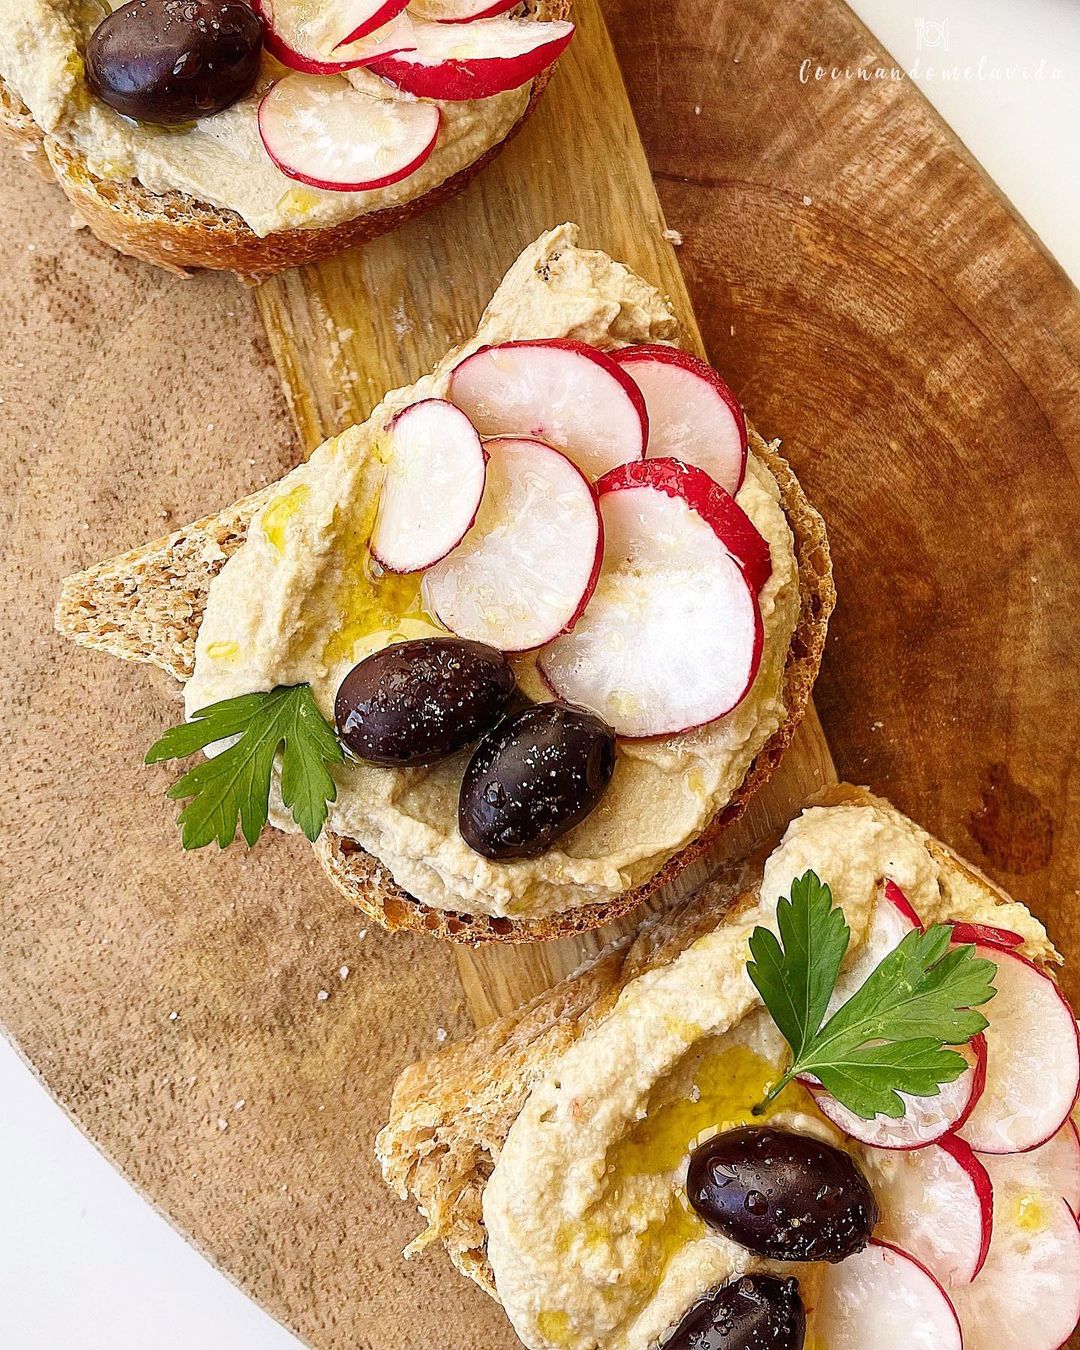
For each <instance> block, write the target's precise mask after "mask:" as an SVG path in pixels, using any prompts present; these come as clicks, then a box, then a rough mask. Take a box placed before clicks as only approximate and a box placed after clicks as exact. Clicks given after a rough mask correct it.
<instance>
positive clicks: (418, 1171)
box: [376, 783, 1056, 1298]
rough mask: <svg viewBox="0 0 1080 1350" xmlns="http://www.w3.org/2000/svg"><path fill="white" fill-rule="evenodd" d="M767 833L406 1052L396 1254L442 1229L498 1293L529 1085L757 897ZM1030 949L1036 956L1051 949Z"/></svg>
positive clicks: (948, 858)
mask: <svg viewBox="0 0 1080 1350" xmlns="http://www.w3.org/2000/svg"><path fill="white" fill-rule="evenodd" d="M807 805H808V806H839V805H855V806H872V807H876V808H877V809H878V810H882V811H885V812H887V813H888V814H890V815H891V816H893V817H894V818H895V819H896V820H897V821H900V822H902V823H904V824H905V825H910V824H911V822H909V821H907V820H906V818H905V817H903V816H902V815H901V814H900V813H899V812H898V811H896V810H895V808H893V807H892V806H891V805H890V804H889V803H888V802H887V801H884V800H883V799H881V798H880V797H876V796H874V795H873V793H871V792H870V791H869V790H868V789H867V788H864V787H855V786H853V785H852V784H849V783H839V784H836V785H834V786H832V787H829V788H826V789H825V790H824V791H823V792H821V793H819V794H818V795H817V796H815V797H814V798H813V799H812V800H811V801H810V802H808V803H807ZM777 842H778V840H777V839H773V840H770V841H768V842H767V843H766V844H765V845H763V846H762V847H761V848H759V849H757V850H756V851H755V852H754V853H753V854H752V855H751V856H750V857H748V858H746V859H744V860H742V861H741V862H737V863H733V864H731V865H730V866H728V867H727V868H726V869H725V870H724V871H723V872H721V873H720V874H719V875H718V876H717V877H715V878H714V879H713V880H712V881H710V882H707V883H706V884H705V885H704V886H703V887H702V888H701V889H700V890H699V891H697V892H696V893H695V894H694V895H692V896H690V897H689V898H688V899H686V900H683V901H681V902H680V903H679V904H677V905H674V906H672V907H671V908H669V909H667V910H664V911H663V912H661V913H660V914H658V915H655V916H653V917H652V918H650V919H649V920H647V921H646V922H645V923H644V924H643V925H642V926H641V928H640V929H639V930H638V931H637V933H636V934H635V935H634V936H633V937H631V938H626V939H624V940H623V941H622V942H620V943H618V944H616V945H614V946H612V947H609V948H608V949H606V950H605V951H603V952H601V953H600V954H599V956H597V957H596V959H595V960H594V961H591V962H590V963H588V964H587V965H585V966H584V967H582V969H581V970H579V971H577V972H576V973H575V974H573V975H571V976H570V977H569V978H568V979H566V980H563V981H562V983H561V984H557V985H555V986H554V988H552V989H549V990H547V991H546V992H545V993H543V994H540V995H538V996H537V997H536V998H534V999H533V1000H532V1001H531V1002H530V1003H528V1004H526V1005H525V1006H524V1007H522V1008H519V1009H518V1010H517V1011H516V1012H514V1013H511V1014H510V1015H509V1016H508V1017H503V1018H500V1019H499V1021H497V1022H493V1023H492V1024H491V1025H490V1026H488V1027H485V1028H483V1029H482V1030H481V1031H478V1032H476V1033H475V1034H474V1035H473V1036H471V1037H469V1038H467V1039H466V1040H463V1041H459V1042H457V1043H456V1044H454V1045H449V1046H447V1047H446V1048H445V1049H443V1050H440V1051H439V1052H437V1053H436V1054H435V1055H433V1056H432V1057H431V1058H429V1059H427V1060H424V1061H422V1062H420V1063H418V1064H413V1065H411V1066H410V1067H409V1068H407V1069H405V1071H404V1072H403V1073H402V1074H401V1076H400V1077H399V1078H398V1081H397V1083H396V1085H395V1087H394V1092H393V1097H392V1100H391V1104H390V1116H389V1121H388V1123H387V1125H386V1126H385V1127H384V1128H383V1129H382V1130H381V1131H380V1133H379V1136H378V1139H377V1140H376V1153H377V1156H378V1158H379V1161H380V1163H381V1165H382V1169H383V1175H384V1177H385V1178H386V1181H387V1183H388V1184H389V1185H390V1186H391V1187H392V1188H393V1189H394V1190H395V1191H396V1192H397V1194H398V1195H400V1196H401V1197H402V1199H407V1198H408V1197H409V1196H412V1198H413V1199H414V1200H415V1202H416V1205H417V1208H418V1210H419V1212H420V1214H421V1215H422V1216H423V1217H424V1218H425V1219H426V1220H427V1227H426V1229H425V1231H424V1232H423V1233H422V1234H420V1236H419V1237H418V1238H416V1240H415V1241H414V1242H412V1243H411V1244H410V1245H409V1247H408V1248H406V1252H405V1254H406V1256H410V1255H412V1254H413V1253H415V1252H418V1251H420V1250H422V1249H423V1248H424V1247H426V1246H428V1245H429V1244H430V1243H432V1242H436V1241H441V1242H442V1243H443V1244H444V1246H445V1247H446V1250H447V1252H448V1254H449V1256H450V1258H451V1260H452V1261H453V1263H454V1265H455V1266H457V1268H458V1269H459V1270H460V1271H461V1272H462V1273H463V1274H465V1275H467V1276H468V1277H469V1278H470V1279H472V1280H474V1281H475V1282H476V1283H477V1284H478V1285H479V1286H480V1287H481V1289H483V1290H484V1291H485V1292H486V1293H488V1294H490V1295H491V1296H492V1297H493V1298H497V1297H498V1296H497V1294H496V1291H495V1283H494V1278H493V1275H492V1270H491V1266H490V1264H489V1262H488V1259H487V1252H486V1242H487V1235H486V1232H485V1229H484V1223H483V1209H482V1202H483V1192H484V1187H485V1185H486V1184H487V1180H488V1178H489V1177H490V1175H491V1172H492V1170H493V1168H494V1166H495V1163H496V1161H497V1159H498V1156H499V1153H500V1152H501V1150H502V1145H503V1143H504V1142H505V1140H506V1136H507V1134H508V1133H509V1130H510V1127H511V1125H512V1124H513V1123H514V1121H515V1120H516V1119H517V1117H518V1114H519V1113H520V1111H521V1109H522V1107H523V1106H524V1104H525V1100H526V1098H527V1097H528V1095H529V1093H530V1092H531V1091H532V1089H533V1087H534V1086H535V1085H536V1084H537V1083H538V1082H540V1081H541V1080H542V1079H543V1078H544V1077H546V1075H547V1074H548V1073H549V1072H550V1071H551V1070H552V1068H553V1067H554V1065H555V1064H556V1062H557V1060H558V1059H559V1057H560V1056H561V1054H562V1053H563V1051H564V1050H566V1049H567V1047H568V1046H570V1045H571V1044H573V1042H574V1041H576V1040H577V1039H578V1037H579V1036H581V1035H582V1033H583V1032H584V1031H585V1030H586V1029H587V1028H588V1027H589V1025H590V1024H591V1023H592V1022H594V1021H596V1020H597V1019H598V1018H600V1017H602V1016H603V1015H604V1014H605V1013H606V1012H607V1011H608V1010H609V1009H610V1008H611V1007H612V1006H613V1005H614V1004H615V1002H616V1001H617V999H618V998H619V995H620V994H621V993H622V991H623V989H625V988H626V986H627V985H628V984H629V983H630V981H631V980H633V979H635V978H637V976H639V975H641V974H644V973H645V971H647V970H650V969H653V968H654V967H656V966H659V965H667V964H668V963H670V962H671V961H673V960H674V959H675V958H676V957H677V956H678V955H679V953H680V952H682V951H683V950H685V949H686V948H687V947H689V946H690V945H691V944H692V943H693V942H696V941H697V939H698V938H700V937H702V936H704V935H705V934H706V933H708V932H711V931H712V930H713V929H714V928H716V927H718V925H720V924H721V923H723V922H724V921H726V920H727V919H728V918H730V917H732V916H733V915H735V914H736V913H738V912H740V911H741V910H742V909H744V908H746V907H748V906H749V905H750V904H752V903H753V902H754V901H755V900H756V896H757V890H758V888H759V887H760V883H761V874H762V869H763V867H764V863H765V859H766V858H767V857H768V854H769V853H770V852H771V851H772V848H773V847H774V846H775V844H776V843H777ZM924 842H925V846H926V848H927V850H928V851H929V852H930V853H931V854H932V856H933V857H934V859H935V861H936V862H937V863H938V864H939V865H940V866H941V867H942V869H943V870H946V871H949V870H951V871H953V872H954V873H956V874H957V875H958V876H961V877H963V878H964V880H965V881H966V882H969V883H972V884H974V885H976V886H977V887H978V888H979V889H980V890H982V891H984V892H985V896H986V899H987V900H988V901H992V902H993V903H995V904H1011V903H1012V902H1011V900H1010V898H1009V896H1007V895H1006V894H1005V893H1004V892H1003V891H1002V890H1001V889H1000V888H999V887H998V886H996V885H995V884H994V883H993V882H991V881H990V880H989V879H988V878H987V877H985V876H984V875H983V874H982V873H981V872H980V871H979V870H978V869H977V868H975V867H973V866H972V865H971V864H970V863H968V862H966V861H965V860H964V859H963V858H960V857H959V856H958V855H957V854H955V853H954V852H953V851H952V850H951V849H950V848H948V847H947V846H946V845H945V844H942V843H941V842H940V841H939V840H937V839H934V838H932V837H929V836H928V837H927V838H926V839H925V841H924ZM1047 952H1048V953H1049V957H1048V958H1047V959H1040V964H1041V965H1043V966H1044V967H1046V966H1047V965H1048V964H1049V961H1050V960H1053V959H1056V954H1054V953H1053V951H1052V949H1051V948H1049V946H1047Z"/></svg>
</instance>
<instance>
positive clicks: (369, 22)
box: [252, 0, 574, 192]
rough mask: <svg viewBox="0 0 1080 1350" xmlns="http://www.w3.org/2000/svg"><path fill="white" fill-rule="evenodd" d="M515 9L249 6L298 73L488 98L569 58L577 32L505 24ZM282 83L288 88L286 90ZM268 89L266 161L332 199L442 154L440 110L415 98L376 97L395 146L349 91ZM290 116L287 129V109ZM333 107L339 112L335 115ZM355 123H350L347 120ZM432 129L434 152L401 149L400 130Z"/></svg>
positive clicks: (341, 0)
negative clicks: (375, 79)
mask: <svg viewBox="0 0 1080 1350" xmlns="http://www.w3.org/2000/svg"><path fill="white" fill-rule="evenodd" d="M512 4H513V0H418V3H417V5H416V6H415V8H414V12H413V13H414V15H415V17H414V16H413V15H410V14H409V13H407V12H406V5H407V0H252V5H253V7H254V9H255V12H256V13H257V14H258V15H259V17H260V18H261V19H262V23H263V30H264V40H265V46H266V49H267V51H268V52H269V53H270V54H271V55H272V56H274V57H276V58H277V60H278V61H280V62H281V64H282V65H284V66H287V67H288V68H289V69H290V70H291V71H295V72H298V73H299V74H302V75H305V76H308V77H309V78H310V79H314V80H333V79H334V77H336V76H340V75H343V74H344V73H345V72H346V71H349V70H356V69H358V68H360V67H362V66H367V67H369V68H370V69H371V70H372V72H373V73H374V74H375V75H377V76H379V77H380V78H381V79H383V80H386V81H388V82H390V83H392V84H395V85H396V86H397V87H398V88H399V89H400V90H402V92H403V93H405V94H406V95H409V96H410V99H415V98H426V99H439V100H463V99H485V98H491V97H493V96H494V95H496V94H500V93H503V92H505V91H506V90H509V89H516V88H518V87H519V86H521V85H524V84H528V83H529V81H530V80H533V79H535V78H536V77H537V76H538V75H539V74H541V73H542V72H543V71H544V70H546V69H547V67H548V66H550V65H551V64H552V63H553V62H554V61H556V60H557V59H558V58H559V56H560V55H561V54H562V53H563V52H564V51H565V50H566V47H567V45H568V44H569V42H570V40H571V38H572V37H573V36H574V25H573V24H571V23H565V22H562V21H560V22H555V23H542V22H538V21H536V20H533V19H524V18H507V17H506V16H505V15H504V14H503V11H504V10H506V9H509V8H510V7H511V6H512ZM282 83H284V81H283V82H282ZM277 89H278V86H274V87H272V88H271V89H270V91H269V93H268V94H267V95H266V96H265V98H264V100H263V103H262V105H261V107H260V110H259V134H260V136H261V138H262V141H263V145H264V147H265V149H266V152H267V154H269V156H270V158H271V159H272V160H273V161H274V163H275V164H276V165H277V166H278V168H279V169H280V170H281V171H282V173H284V174H286V175H287V176H288V177H290V178H295V179H296V180H297V181H298V182H301V183H308V184H310V185H311V186H314V187H319V188H324V189H326V190H328V191H334V192H359V191H366V190H371V189H374V188H381V187H387V186H389V185H390V184H392V183H396V182H398V181H400V180H401V179H402V178H406V177H408V176H409V175H410V174H412V173H415V172H416V170H417V169H418V168H419V167H420V165H421V164H423V162H424V161H425V160H426V159H427V157H428V155H430V154H431V151H432V150H433V149H434V147H435V141H436V139H437V136H438V131H439V125H440V118H439V115H438V109H437V108H434V107H432V106H430V105H429V106H427V107H426V109H424V110H422V111H421V110H418V109H416V107H415V105H414V104H412V103H411V102H410V101H409V100H408V99H394V98H391V97H387V98H386V99H382V100H380V99H373V100H371V101H372V102H374V103H376V104H381V105H383V107H384V109H393V108H396V109H398V111H399V114H400V112H401V110H405V112H406V113H409V114H410V115H409V116H408V118H404V117H402V116H400V115H398V116H393V115H391V114H390V113H389V112H386V113H384V118H383V121H384V123H385V129H386V137H387V143H386V145H385V146H380V145H379V144H377V143H372V139H371V137H372V134H373V133H375V134H376V135H377V134H378V132H379V130H380V126H381V125H382V123H380V122H378V121H377V120H375V119H374V117H373V114H372V110H371V109H370V108H367V109H365V108H363V106H362V105H360V104H358V103H356V102H355V101H353V100H349V99H346V98H345V97H344V96H343V93H342V90H341V89H340V87H338V88H333V87H331V88H329V89H327V90H326V91H322V92H320V91H319V90H317V89H310V88H309V89H306V90H304V91H303V92H302V94H301V93H300V92H299V90H298V87H297V86H296V85H295V84H294V85H293V87H292V88H291V89H289V90H288V91H287V92H283V93H280V94H278V93H277V92H276V91H277ZM283 105H286V106H288V107H290V108H291V109H292V116H291V119H290V121H289V122H288V124H287V126H285V127H283V125H282V122H281V118H280V113H281V110H282V106H283ZM330 108H333V109H334V112H333V115H331V113H330V111H329V109H330ZM350 114H351V115H350ZM406 120H407V121H408V124H409V127H410V130H411V131H412V132H414V133H415V135H416V136H417V137H418V138H419V128H420V127H421V126H423V127H424V129H426V130H429V131H430V132H431V136H430V144H429V143H428V142H427V141H422V140H420V139H417V140H416V141H415V142H411V143H410V144H411V150H412V154H411V155H406V154H405V152H404V148H403V146H402V143H401V136H400V123H401V122H402V121H406Z"/></svg>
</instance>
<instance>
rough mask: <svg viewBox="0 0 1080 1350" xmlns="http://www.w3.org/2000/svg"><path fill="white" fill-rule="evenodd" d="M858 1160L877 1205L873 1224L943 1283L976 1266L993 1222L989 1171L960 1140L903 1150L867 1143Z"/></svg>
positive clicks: (968, 1277) (966, 1276)
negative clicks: (882, 1148)
mask: <svg viewBox="0 0 1080 1350" xmlns="http://www.w3.org/2000/svg"><path fill="white" fill-rule="evenodd" d="M860 1164H861V1166H862V1168H863V1171H864V1172H865V1173H866V1176H867V1179H868V1181H869V1182H870V1184H871V1186H872V1187H873V1190H874V1197H875V1199H876V1200H877V1202H878V1206H879V1208H880V1210H881V1222H880V1224H879V1225H878V1227H877V1228H876V1229H875V1232H876V1233H877V1235H878V1236H879V1237H881V1238H884V1239H886V1240H888V1241H889V1242H892V1243H895V1244H896V1246H898V1247H900V1248H901V1249H902V1250H903V1251H905V1252H907V1253H909V1255H911V1256H914V1257H915V1259H916V1260H917V1261H921V1262H922V1263H923V1265H924V1266H926V1268H927V1270H929V1271H930V1272H931V1274H933V1275H934V1276H935V1277H936V1278H937V1279H939V1280H940V1281H941V1283H942V1284H943V1285H945V1286H946V1287H947V1288H948V1287H950V1286H951V1285H956V1284H970V1283H971V1281H972V1280H973V1279H974V1278H975V1277H976V1275H978V1273H979V1271H980V1270H981V1269H982V1266H983V1262H984V1261H985V1260H986V1253H987V1251H988V1250H989V1248H990V1237H991V1233H992V1231H993V1222H994V1191H993V1187H992V1186H991V1184H990V1175H989V1173H988V1172H987V1170H986V1168H985V1167H984V1166H983V1164H982V1163H981V1162H980V1161H979V1159H978V1158H977V1157H976V1155H975V1153H974V1152H973V1150H972V1149H971V1148H970V1147H969V1146H968V1145H967V1144H965V1143H964V1141H963V1140H962V1139H957V1138H955V1137H954V1136H949V1135H946V1137H945V1138H944V1139H942V1140H940V1141H939V1142H938V1143H936V1144H929V1145H927V1147H926V1148H920V1149H916V1150H914V1151H913V1152H908V1153H885V1152H881V1151H880V1150H878V1149H868V1150H867V1151H866V1152H865V1154H863V1155H862V1157H861V1158H860Z"/></svg>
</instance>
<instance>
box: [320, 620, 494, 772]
mask: <svg viewBox="0 0 1080 1350" xmlns="http://www.w3.org/2000/svg"><path fill="white" fill-rule="evenodd" d="M516 688H517V683H516V681H515V679H514V672H513V670H512V669H511V668H510V663H509V661H507V659H506V657H505V656H504V655H503V654H502V652H499V651H496V650H495V648H494V647H486V646H485V645H484V644H483V643H482V642H467V641H466V640H465V639H464V638H451V637H446V638H417V639H416V640H415V641H412V642H395V643H393V644H392V645H391V646H389V647H383V648H382V650H381V651H377V652H375V653H374V654H373V655H371V656H368V657H366V658H365V659H364V660H363V661H361V662H360V663H359V664H358V665H355V666H353V668H352V670H350V671H349V673H348V675H346V676H345V678H344V679H343V680H342V682H341V686H340V687H339V689H338V692H337V699H336V700H335V703H334V720H335V721H336V723H337V729H338V735H339V736H340V737H341V739H342V741H344V743H345V744H346V745H347V746H348V748H349V749H350V750H351V751H352V752H353V754H354V755H356V757H357V758H358V759H366V760H369V761H370V762H371V763H373V764H389V765H395V766H398V767H402V766H406V765H410V764H432V763H434V762H435V761H436V760H439V759H445V758H446V757H447V756H448V755H452V754H454V753H455V752H456V751H458V750H463V749H464V748H465V747H466V746H468V745H472V743H473V742H474V741H475V740H477V739H479V737H481V736H482V735H483V734H484V732H485V731H488V730H489V729H490V728H491V727H493V726H494V725H495V723H496V722H498V720H499V718H500V717H502V715H503V713H504V712H505V711H506V709H507V707H508V706H509V703H510V700H511V699H512V698H513V696H514V692H515V690H516Z"/></svg>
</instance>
